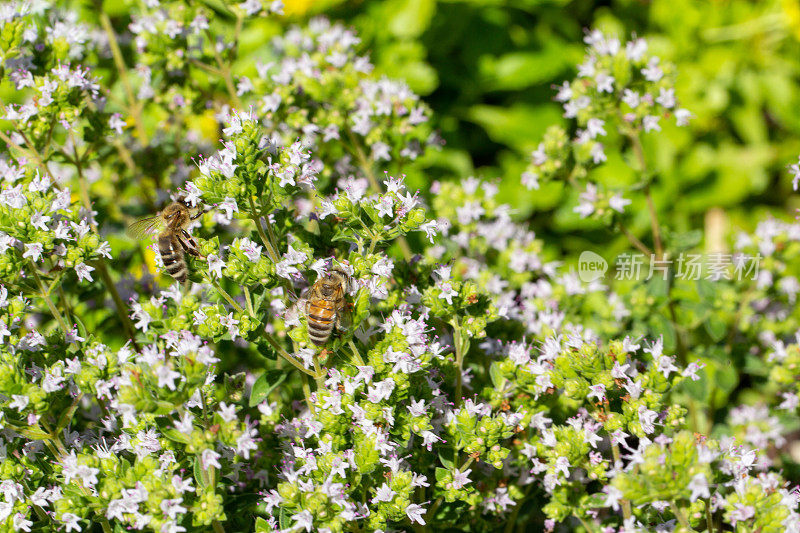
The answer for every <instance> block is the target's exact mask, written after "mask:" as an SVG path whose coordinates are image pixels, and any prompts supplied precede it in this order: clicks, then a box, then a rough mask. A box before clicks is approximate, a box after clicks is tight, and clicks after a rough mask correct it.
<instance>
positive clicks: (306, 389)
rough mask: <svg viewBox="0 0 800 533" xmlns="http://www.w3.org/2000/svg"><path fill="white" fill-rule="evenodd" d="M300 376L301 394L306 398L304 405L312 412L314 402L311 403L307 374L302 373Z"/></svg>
mask: <svg viewBox="0 0 800 533" xmlns="http://www.w3.org/2000/svg"><path fill="white" fill-rule="evenodd" d="M300 377H302V378H303V396H305V398H306V405H307V406H308V410H309V411H310V412H312V413H313V412H314V404H313V403H311V386H310V385H309V384H308V376H307V375H305V374H303V375H302V376H300Z"/></svg>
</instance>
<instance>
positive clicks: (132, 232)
mask: <svg viewBox="0 0 800 533" xmlns="http://www.w3.org/2000/svg"><path fill="white" fill-rule="evenodd" d="M163 226H164V225H163V223H162V221H161V216H159V215H154V216H152V217H145V218H140V219H139V220H137V221H136V222H134V223H133V224H131V225H130V226H128V229H126V230H125V234H126V235H127V236H128V237H131V238H133V239H143V238H144V237H147V236H149V235H153V234H154V233H157V232H158V231H159V230H161V229H163Z"/></svg>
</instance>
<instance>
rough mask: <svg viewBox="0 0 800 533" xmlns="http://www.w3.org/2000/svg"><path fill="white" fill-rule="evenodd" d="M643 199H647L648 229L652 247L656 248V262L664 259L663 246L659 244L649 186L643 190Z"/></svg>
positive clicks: (655, 216) (655, 214) (659, 231)
mask: <svg viewBox="0 0 800 533" xmlns="http://www.w3.org/2000/svg"><path fill="white" fill-rule="evenodd" d="M644 197H645V198H646V199H647V209H648V210H649V211H650V227H651V228H652V230H653V246H655V248H656V260H659V259H661V258H662V257H664V246H663V245H662V244H661V229H660V227H659V225H658V214H657V212H656V206H655V204H654V203H653V196H652V195H651V194H650V185H648V186H647V187H646V188H645V189H644Z"/></svg>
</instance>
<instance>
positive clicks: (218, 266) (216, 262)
mask: <svg viewBox="0 0 800 533" xmlns="http://www.w3.org/2000/svg"><path fill="white" fill-rule="evenodd" d="M223 268H225V261H223V260H222V259H220V258H219V256H217V255H216V254H209V256H208V272H209V273H210V274H212V275H214V276H216V277H217V278H221V277H222V269H223Z"/></svg>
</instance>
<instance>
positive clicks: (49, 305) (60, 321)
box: [28, 260, 70, 335]
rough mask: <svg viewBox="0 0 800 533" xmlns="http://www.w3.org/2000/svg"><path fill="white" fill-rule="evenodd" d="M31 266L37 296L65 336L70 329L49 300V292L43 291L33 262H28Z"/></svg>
mask: <svg viewBox="0 0 800 533" xmlns="http://www.w3.org/2000/svg"><path fill="white" fill-rule="evenodd" d="M28 262H29V263H30V265H31V272H32V273H33V278H34V279H35V280H36V284H37V285H38V286H39V294H40V296H41V297H42V298H43V299H44V302H45V303H46V304H47V308H48V309H49V310H50V313H51V314H52V315H53V318H55V319H56V321H57V322H58V325H59V327H61V331H63V332H64V335H66V334H67V333H68V332H69V331H70V329H69V326H67V323H66V322H65V321H64V317H62V316H61V313H60V312H59V311H58V308H57V307H56V305H55V304H54V303H53V300H51V299H50V293H49V291H47V290H45V288H44V283H42V278H40V277H39V272H38V271H37V269H36V264H35V263H34V262H33V261H30V260H29V261H28Z"/></svg>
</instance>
